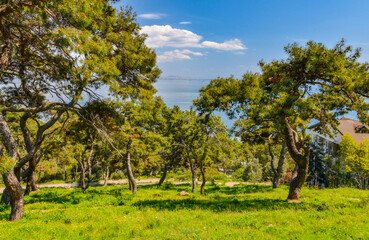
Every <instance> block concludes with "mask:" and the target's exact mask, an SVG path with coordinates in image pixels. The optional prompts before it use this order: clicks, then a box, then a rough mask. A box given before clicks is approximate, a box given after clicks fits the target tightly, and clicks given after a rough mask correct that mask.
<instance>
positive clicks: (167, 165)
mask: <svg viewBox="0 0 369 240" xmlns="http://www.w3.org/2000/svg"><path fill="white" fill-rule="evenodd" d="M174 160H175V155H174V146H173V144H172V151H171V155H170V162H169V164H165V166H164V169H163V175H162V176H161V178H160V180H159V183H158V185H159V186H161V185H162V184H163V183H164V181H165V178H166V177H167V172H168V170H169V169H170V168H171V167H172V166H173V164H174Z"/></svg>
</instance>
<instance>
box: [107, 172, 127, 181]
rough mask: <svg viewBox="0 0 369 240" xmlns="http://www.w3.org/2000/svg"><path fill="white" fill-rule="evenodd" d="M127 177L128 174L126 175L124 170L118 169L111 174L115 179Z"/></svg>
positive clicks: (111, 177)
mask: <svg viewBox="0 0 369 240" xmlns="http://www.w3.org/2000/svg"><path fill="white" fill-rule="evenodd" d="M125 178H126V176H125V175H124V173H123V172H122V171H116V172H113V173H112V174H111V175H110V179H113V180H119V179H125Z"/></svg>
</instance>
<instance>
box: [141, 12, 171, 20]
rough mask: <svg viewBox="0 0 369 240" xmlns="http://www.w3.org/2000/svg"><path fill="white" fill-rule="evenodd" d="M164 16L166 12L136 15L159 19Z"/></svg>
mask: <svg viewBox="0 0 369 240" xmlns="http://www.w3.org/2000/svg"><path fill="white" fill-rule="evenodd" d="M164 16H166V14H163V13H145V14H140V15H138V17H140V18H145V19H160V18H162V17H164Z"/></svg>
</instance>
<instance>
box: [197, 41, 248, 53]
mask: <svg viewBox="0 0 369 240" xmlns="http://www.w3.org/2000/svg"><path fill="white" fill-rule="evenodd" d="M201 44H202V45H203V46H204V47H208V48H215V49H218V50H225V51H233V50H245V49H246V47H245V46H244V45H243V43H242V42H241V40H239V39H237V38H235V39H231V40H228V41H225V42H223V43H217V42H212V41H204V42H202V43H201Z"/></svg>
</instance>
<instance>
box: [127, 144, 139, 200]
mask: <svg viewBox="0 0 369 240" xmlns="http://www.w3.org/2000/svg"><path fill="white" fill-rule="evenodd" d="M131 145H132V141H129V142H128V144H127V153H126V154H127V155H126V161H127V174H128V181H129V183H130V189H131V191H132V193H133V194H137V184H136V180H135V177H134V176H133V171H132V166H131Z"/></svg>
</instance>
